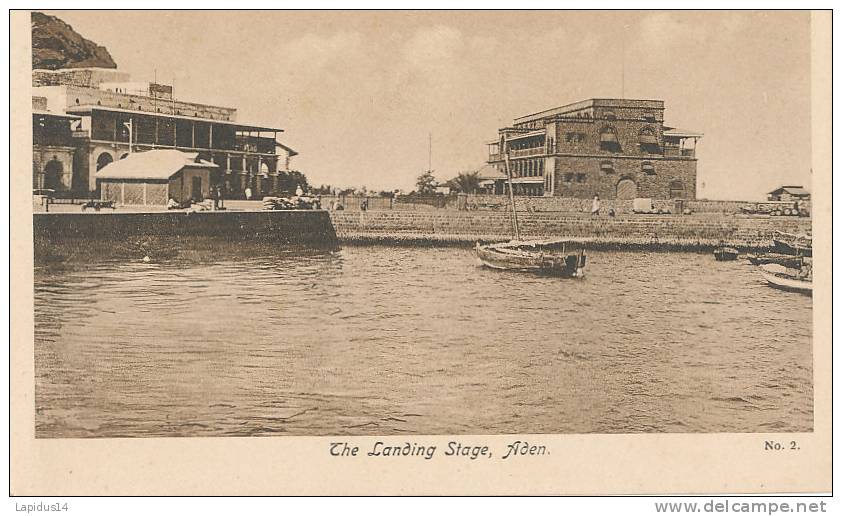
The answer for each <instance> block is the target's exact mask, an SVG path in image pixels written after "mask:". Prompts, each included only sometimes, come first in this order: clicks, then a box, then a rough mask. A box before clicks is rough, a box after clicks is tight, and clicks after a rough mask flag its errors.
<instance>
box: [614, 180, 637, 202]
mask: <svg viewBox="0 0 842 516" xmlns="http://www.w3.org/2000/svg"><path fill="white" fill-rule="evenodd" d="M636 197H637V184H635V182H634V181H633V180H631V179H629V178H623V179H621V180H620V182H619V183H617V199H634V198H636Z"/></svg>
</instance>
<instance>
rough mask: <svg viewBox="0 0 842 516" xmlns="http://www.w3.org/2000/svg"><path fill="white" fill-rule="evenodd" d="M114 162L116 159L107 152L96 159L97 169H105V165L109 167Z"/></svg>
mask: <svg viewBox="0 0 842 516" xmlns="http://www.w3.org/2000/svg"><path fill="white" fill-rule="evenodd" d="M112 161H114V157H113V156H111V154H109V153H107V152H103V153H102V154H100V155H99V157H97V159H96V169H97V170H101V169H102V167H104V166H105V165H108V164H109V163H111V162H112Z"/></svg>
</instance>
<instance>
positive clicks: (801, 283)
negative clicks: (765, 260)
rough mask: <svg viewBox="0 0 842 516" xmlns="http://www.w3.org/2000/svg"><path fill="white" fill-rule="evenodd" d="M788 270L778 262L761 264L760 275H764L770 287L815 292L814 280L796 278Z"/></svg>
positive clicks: (806, 292) (805, 292) (803, 292)
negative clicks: (777, 263)
mask: <svg viewBox="0 0 842 516" xmlns="http://www.w3.org/2000/svg"><path fill="white" fill-rule="evenodd" d="M786 270H787V269H786V268H785V267H783V266H780V265H776V264H766V265H761V266H760V267H759V268H758V271H759V272H760V275H761V276H763V279H765V280H766V282H767V283H768V284H769V286H770V287H773V288H777V289H779V290H786V291H789V292H800V293H802V294H808V295H812V294H813V282H812V281H809V280H804V279H799V278H796V277H794V276H793V275H792V274H791V273H788V272H786Z"/></svg>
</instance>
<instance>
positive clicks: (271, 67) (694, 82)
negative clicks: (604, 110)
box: [48, 11, 811, 200]
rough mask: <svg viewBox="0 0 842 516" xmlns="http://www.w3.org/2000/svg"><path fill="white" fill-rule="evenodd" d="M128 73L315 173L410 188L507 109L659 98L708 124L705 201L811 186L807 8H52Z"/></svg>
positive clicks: (693, 123) (478, 160)
mask: <svg viewBox="0 0 842 516" xmlns="http://www.w3.org/2000/svg"><path fill="white" fill-rule="evenodd" d="M48 13H49V14H53V15H56V16H58V17H59V18H61V19H62V20H64V21H65V22H67V23H69V24H70V25H71V26H72V27H73V28H74V29H75V30H76V31H77V32H79V33H80V34H81V35H82V36H84V37H86V38H88V39H91V40H93V41H95V42H96V43H97V44H99V45H103V46H105V47H106V48H107V49H108V50H109V52H110V53H111V55H112V57H113V58H114V60H115V61H116V62H117V64H118V67H119V69H120V70H122V71H124V72H128V73H130V74H131V75H132V80H152V79H153V78H154V77H155V76H156V75H157V79H158V82H161V83H165V84H170V83H171V84H173V92H174V95H175V96H176V98H178V99H181V100H185V101H191V102H201V103H207V104H216V105H223V106H229V107H235V108H237V110H238V115H237V117H238V120H239V121H240V122H244V123H252V124H261V125H263V124H265V125H268V126H273V127H280V128H283V129H284V131H285V132H284V133H283V134H282V135H281V136H280V138H279V139H280V140H281V141H282V142H284V143H285V144H287V145H289V146H291V147H292V148H294V149H295V150H297V151H298V152H299V153H300V155H299V156H296V157H295V158H294V159H293V163H292V165H293V167H294V168H296V169H298V170H300V171H302V172H304V173H305V174H306V175H307V177H308V178H309V180H310V183H311V184H315V185H319V184H331V185H334V186H342V187H361V186H366V187H367V188H368V189H369V190H380V189H383V190H392V189H395V188H401V189H404V190H407V191H408V190H411V189H413V187H414V183H415V178H416V177H417V176H418V175H420V174H421V173H422V172H423V171H424V170H426V169H427V168H428V137H429V135H432V169H433V170H434V174H435V176H436V178H437V179H439V180H441V181H445V180H447V179H450V178H452V177H454V176H456V175H457V174H458V173H460V172H465V171H472V170H477V169H478V168H480V167H481V166H482V165H483V164H484V161H485V159H486V158H487V156H488V149H487V147H486V145H485V142H486V141H488V140H493V139H495V138H496V135H497V129H498V128H499V127H503V126H507V125H511V123H512V120H513V119H514V118H516V117H518V116H522V115H526V114H530V113H534V112H536V111H541V110H544V109H548V108H551V107H556V106H561V105H564V104H568V103H572V102H576V101H579V100H584V99H588V98H619V97H624V98H638V99H659V100H663V101H665V108H666V110H665V122H666V124H667V125H669V126H672V127H679V128H682V129H688V130H694V131H698V132H702V133H704V137H703V138H702V140H701V141H700V142H699V144H698V147H697V156H698V158H699V162H698V191H697V196H698V197H699V198H710V199H735V200H756V199H763V198H764V194H765V193H766V192H768V191H770V190H772V189H773V188H775V187H777V186H780V185H782V184H795V185H804V186H805V187H807V188H808V189H810V188H811V166H810V160H811V150H810V129H811V125H810V106H811V104H810V18H809V13H806V12H781V11H778V12H751V11H735V12H723V11H711V12H688V11H682V12H671V11H642V12H640V11H638V12H623V11H613V12H604V11H586V12H571V11H558V12H555V11H540V12H539V11H524V12H501V11H497V12H490V11H479V12H461V11H457V12H447V11H436V12H411V11H400V12H372V11H367V12H291V11H286V12H280V11H271V12H255V11H250V12H239V11H238V12H231V11H223V12H210V11H208V12H201V11H190V12H149V11H133V12H126V11H121V12H117V11H112V12H108V11H102V12H96V11H48Z"/></svg>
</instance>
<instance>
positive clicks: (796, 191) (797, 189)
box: [769, 186, 810, 195]
mask: <svg viewBox="0 0 842 516" xmlns="http://www.w3.org/2000/svg"><path fill="white" fill-rule="evenodd" d="M784 192H786V193H788V194H790V195H810V192H808V191H807V190H805V189H804V187H803V186H782V187H780V188H776V189H774V190H772V191H771V192H769V194H770V195H775V194H781V193H784Z"/></svg>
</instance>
